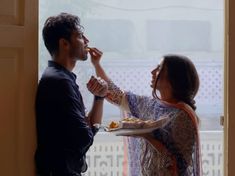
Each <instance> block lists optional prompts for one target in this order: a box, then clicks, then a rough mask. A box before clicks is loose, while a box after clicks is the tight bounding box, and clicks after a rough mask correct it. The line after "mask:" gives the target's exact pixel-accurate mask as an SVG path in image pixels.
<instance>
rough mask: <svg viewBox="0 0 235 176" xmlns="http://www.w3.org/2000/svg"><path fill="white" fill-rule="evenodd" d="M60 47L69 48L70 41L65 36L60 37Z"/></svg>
mask: <svg viewBox="0 0 235 176" xmlns="http://www.w3.org/2000/svg"><path fill="white" fill-rule="evenodd" d="M59 48H60V49H61V50H67V49H69V42H68V41H67V40H66V39H64V38H61V39H59Z"/></svg>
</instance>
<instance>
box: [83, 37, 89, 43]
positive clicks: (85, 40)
mask: <svg viewBox="0 0 235 176" xmlns="http://www.w3.org/2000/svg"><path fill="white" fill-rule="evenodd" d="M82 37H83V40H84V42H85V43H89V40H88V38H86V36H85V35H82Z"/></svg>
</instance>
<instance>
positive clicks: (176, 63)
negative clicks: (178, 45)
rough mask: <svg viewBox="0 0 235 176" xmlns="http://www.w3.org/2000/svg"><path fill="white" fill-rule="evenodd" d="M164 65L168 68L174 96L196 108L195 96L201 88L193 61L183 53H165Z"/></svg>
mask: <svg viewBox="0 0 235 176" xmlns="http://www.w3.org/2000/svg"><path fill="white" fill-rule="evenodd" d="M163 58H164V61H163V66H164V67H166V69H167V74H168V80H169V82H170V84H171V87H172V91H173V96H174V98H176V99H177V100H179V101H183V102H185V103H187V104H188V105H190V106H191V107H192V108H193V109H194V110H195V109H196V106H195V100H194V97H195V96H196V94H197V92H198V89H199V84H200V83H199V77H198V73H197V70H196V68H195V66H194V64H193V63H192V61H191V60H190V59H189V58H187V57H186V56H182V55H165V56H164V57H163Z"/></svg>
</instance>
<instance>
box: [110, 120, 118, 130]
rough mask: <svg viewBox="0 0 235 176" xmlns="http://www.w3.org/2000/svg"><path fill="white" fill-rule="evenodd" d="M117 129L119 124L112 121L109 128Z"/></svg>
mask: <svg viewBox="0 0 235 176" xmlns="http://www.w3.org/2000/svg"><path fill="white" fill-rule="evenodd" d="M118 127H119V123H118V122H114V121H112V122H111V123H110V124H109V128H111V129H113V128H118Z"/></svg>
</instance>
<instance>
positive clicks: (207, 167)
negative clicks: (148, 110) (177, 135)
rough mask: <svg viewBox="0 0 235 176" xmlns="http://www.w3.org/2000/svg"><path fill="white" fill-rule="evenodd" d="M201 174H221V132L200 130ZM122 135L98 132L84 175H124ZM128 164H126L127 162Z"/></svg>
mask: <svg viewBox="0 0 235 176" xmlns="http://www.w3.org/2000/svg"><path fill="white" fill-rule="evenodd" d="M200 134H201V135H200V137H201V147H202V163H203V176H222V175H223V143H222V142H223V132H222V131H202V132H201V133H200ZM123 162H124V148H123V137H116V136H114V135H112V134H107V133H105V132H100V133H98V134H97V136H96V137H95V141H94V144H93V146H92V147H91V148H90V150H89V151H88V153H87V163H88V165H89V169H88V171H87V172H86V173H85V174H84V175H86V176H124V175H125V174H124V173H123V166H124V165H125V164H127V163H123ZM127 165H128V164H127Z"/></svg>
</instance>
